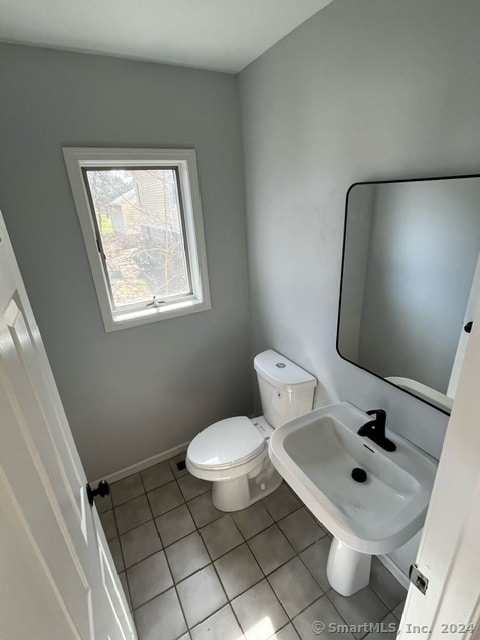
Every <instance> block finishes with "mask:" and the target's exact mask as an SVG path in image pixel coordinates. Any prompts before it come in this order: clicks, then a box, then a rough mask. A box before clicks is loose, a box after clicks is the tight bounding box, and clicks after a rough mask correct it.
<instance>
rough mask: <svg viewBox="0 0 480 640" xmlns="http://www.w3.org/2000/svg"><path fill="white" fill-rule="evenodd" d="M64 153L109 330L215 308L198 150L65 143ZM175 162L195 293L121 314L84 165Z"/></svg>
mask: <svg viewBox="0 0 480 640" xmlns="http://www.w3.org/2000/svg"><path fill="white" fill-rule="evenodd" d="M63 155H64V159H65V165H66V168H67V173H68V177H69V180H70V185H71V189H72V194H73V199H74V202H75V207H76V210H77V214H78V218H79V221H80V227H81V230H82V234H83V239H84V242H85V248H86V251H87V256H88V261H89V263H90V269H91V271H92V276H93V281H94V285H95V290H96V293H97V298H98V303H99V306H100V311H101V314H102V319H103V324H104V326H105V331H107V332H111V331H117V330H118V329H126V328H129V327H134V326H137V325H141V324H147V323H150V322H156V321H157V320H164V319H168V318H173V317H177V316H183V315H187V314H190V313H196V312H199V311H207V310H208V309H211V308H212V305H211V298H210V288H209V284H208V268H207V251H206V244H205V232H204V227H203V216H202V202H201V198H200V187H199V183H198V171H197V162H196V156H195V150H194V149H125V148H123V149H105V148H95V147H94V148H91V147H90V148H89V147H64V148H63ZM172 165H175V166H176V167H177V168H178V175H179V180H180V185H179V187H180V193H181V197H182V205H183V212H184V223H185V237H186V242H187V248H188V259H189V263H190V277H191V284H192V289H193V294H192V295H191V296H189V298H188V299H187V300H182V301H176V302H174V301H172V302H171V303H168V302H167V303H166V304H165V305H164V306H159V307H149V308H143V309H141V310H138V309H137V310H135V309H132V308H130V309H126V310H125V312H121V311H119V310H118V309H114V308H113V302H112V301H111V299H110V294H109V284H108V282H107V276H106V274H105V269H104V265H103V263H102V260H101V258H100V254H99V251H98V247H97V240H96V232H95V228H94V222H93V219H92V213H91V211H90V204H89V197H88V193H87V189H86V186H85V183H84V180H83V176H82V169H84V168H87V169H88V168H94V167H103V166H108V167H125V166H129V167H135V166H138V167H142V166H152V167H162V166H165V167H168V166H172Z"/></svg>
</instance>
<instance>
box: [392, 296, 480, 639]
mask: <svg viewBox="0 0 480 640" xmlns="http://www.w3.org/2000/svg"><path fill="white" fill-rule="evenodd" d="M479 388H480V305H477V309H476V314H475V317H474V325H473V330H472V333H471V335H470V340H469V342H468V346H467V349H466V354H465V361H464V364H463V368H462V372H461V374H460V378H459V383H458V389H457V393H456V398H455V402H454V403H453V410H452V414H451V417H450V421H449V424H448V429H447V434H446V437H445V442H444V446H443V451H442V455H441V457H440V462H439V466H438V472H437V477H436V479H435V485H434V488H433V492H432V497H431V500H430V506H429V509H428V513H427V518H426V521H425V527H424V529H423V534H422V539H421V542H420V548H419V551H418V556H417V565H418V568H419V570H420V571H421V573H422V574H423V575H424V576H425V577H426V578H427V579H428V581H429V583H428V588H427V591H426V593H425V594H423V593H421V592H420V591H419V590H417V589H416V587H414V586H413V585H410V589H409V591H408V596H407V602H406V606H405V610H404V613H403V617H402V621H401V624H400V629H401V632H400V638H401V639H402V640H408V639H411V638H415V639H416V640H417V639H424V638H425V639H426V638H435V639H436V638H438V639H441V640H447V639H448V640H452V639H455V640H456V639H457V638H465V639H468V640H470V639H472V640H478V639H479V638H480V551H479V540H480V393H479Z"/></svg>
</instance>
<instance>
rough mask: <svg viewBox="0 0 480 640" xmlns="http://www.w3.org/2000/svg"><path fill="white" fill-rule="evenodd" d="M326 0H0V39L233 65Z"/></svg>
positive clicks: (205, 65)
mask: <svg viewBox="0 0 480 640" xmlns="http://www.w3.org/2000/svg"><path fill="white" fill-rule="evenodd" d="M331 1H332V0H82V1H81V2H79V1H78V0H76V1H74V0H0V40H3V41H6V42H16V43H21V44H31V45H39V46H46V47H51V48H55V49H68V50H71V51H83V52H88V53H103V54H109V55H114V56H121V57H125V58H134V59H139V60H149V61H153V62H164V63H169V64H176V65H183V66H188V67H197V68H202V69H211V70H216V71H226V72H230V73H236V72H238V71H240V70H241V69H243V68H244V67H245V66H246V65H248V64H249V63H250V62H252V61H253V60H255V58H257V57H258V56H259V55H261V54H262V53H263V52H264V51H266V50H267V49H269V48H270V47H271V46H272V45H274V44H275V43H276V42H278V41H279V40H281V39H282V38H283V37H284V36H286V35H287V34H288V33H290V31H292V30H293V29H295V28H296V27H297V26H298V25H300V24H301V23H302V22H304V21H305V20H307V19H308V18H310V17H311V16H312V15H314V14H315V13H317V11H320V9H322V8H323V7H324V6H325V5H327V4H329V3H330V2H331Z"/></svg>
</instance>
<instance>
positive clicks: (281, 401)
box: [253, 349, 317, 428]
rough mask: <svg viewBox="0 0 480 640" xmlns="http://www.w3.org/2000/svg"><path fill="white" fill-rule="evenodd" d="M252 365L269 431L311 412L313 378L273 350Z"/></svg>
mask: <svg viewBox="0 0 480 640" xmlns="http://www.w3.org/2000/svg"><path fill="white" fill-rule="evenodd" d="M253 365H254V367H255V371H256V372H257V379H258V386H259V389H260V399H261V401H262V410H263V414H264V416H265V418H266V419H267V420H268V422H269V423H270V424H271V425H272V427H275V428H276V427H280V426H281V425H282V424H285V422H288V421H289V420H293V418H297V417H298V416H301V415H303V414H304V413H307V412H308V411H311V409H312V405H313V393H314V391H315V387H316V386H317V380H316V378H314V377H313V376H312V375H310V374H309V373H308V372H307V371H305V370H304V369H301V368H300V367H299V366H298V365H296V364H294V363H293V362H291V361H290V360H287V358H284V357H283V356H282V355H280V354H279V353H277V352H276V351H273V350H272V349H269V350H268V351H263V352H262V353H259V354H258V355H257V356H255V359H254V361H253Z"/></svg>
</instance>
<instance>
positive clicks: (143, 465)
mask: <svg viewBox="0 0 480 640" xmlns="http://www.w3.org/2000/svg"><path fill="white" fill-rule="evenodd" d="M189 444H190V441H188V442H184V443H183V444H179V445H177V446H176V447H172V448H171V449H168V450H167V451H163V452H162V453H157V454H156V455H154V456H150V458H146V459H145V460H141V461H140V462H136V463H135V464H132V465H130V466H129V467H125V468H124V469H120V470H119V471H114V472H113V473H110V474H109V475H108V476H102V477H101V478H99V479H98V480H94V481H93V482H91V484H98V483H99V482H100V480H106V481H107V482H117V481H118V480H123V479H124V478H127V477H128V476H131V475H133V474H134V473H138V472H139V471H144V470H145V469H148V467H152V466H153V465H154V464H158V463H159V462H165V460H169V459H170V458H173V457H174V456H177V455H178V454H179V453H183V452H184V451H186V450H187V447H188V445H189Z"/></svg>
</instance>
